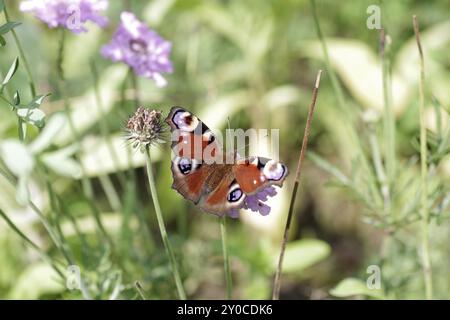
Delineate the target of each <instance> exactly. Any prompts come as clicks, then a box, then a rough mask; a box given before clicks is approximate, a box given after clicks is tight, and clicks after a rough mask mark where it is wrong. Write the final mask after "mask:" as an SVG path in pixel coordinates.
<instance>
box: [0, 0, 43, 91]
mask: <svg viewBox="0 0 450 320" xmlns="http://www.w3.org/2000/svg"><path fill="white" fill-rule="evenodd" d="M4 6H5V7H4V8H3V12H4V14H5V20H6V22H10V20H9V15H8V11H7V9H6V3H5V4H4ZM11 33H12V36H13V38H14V42H15V43H16V46H17V49H18V50H19V55H20V59H21V60H22V63H23V66H24V67H25V71H26V73H27V76H28V83H29V85H30V90H31V95H32V97H35V96H36V85H35V84H34V80H33V75H32V74H31V69H30V65H29V64H28V61H27V58H26V57H25V52H24V50H23V48H22V44H21V43H20V41H19V37H18V36H17V33H16V31H15V30H14V29H12V30H11Z"/></svg>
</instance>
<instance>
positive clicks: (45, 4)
mask: <svg viewBox="0 0 450 320" xmlns="http://www.w3.org/2000/svg"><path fill="white" fill-rule="evenodd" d="M107 8H108V0H26V1H22V2H21V3H20V10H21V11H23V12H30V13H33V14H34V15H35V16H36V17H37V18H38V19H40V20H42V21H43V22H45V23H46V24H47V25H48V26H49V28H56V27H63V28H67V29H69V30H70V31H72V32H73V33H81V32H86V31H87V29H86V28H85V27H84V24H85V23H86V22H87V21H92V22H94V23H96V24H98V25H99V26H100V27H105V26H106V25H107V24H108V19H107V18H106V17H104V16H102V15H100V12H101V11H105V10H106V9H107Z"/></svg>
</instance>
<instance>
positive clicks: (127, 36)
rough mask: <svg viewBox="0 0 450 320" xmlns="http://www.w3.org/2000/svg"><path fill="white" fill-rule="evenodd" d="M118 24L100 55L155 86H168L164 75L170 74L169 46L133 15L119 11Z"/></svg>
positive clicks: (171, 69)
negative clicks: (151, 81)
mask: <svg viewBox="0 0 450 320" xmlns="http://www.w3.org/2000/svg"><path fill="white" fill-rule="evenodd" d="M120 19H121V23H120V25H119V26H118V28H117V30H116V31H115V33H114V35H113V38H112V39H111V41H110V43H108V44H107V45H105V46H104V47H103V48H102V50H101V52H102V55H103V56H104V57H106V58H108V59H111V60H112V61H114V62H116V61H121V62H123V63H126V64H128V65H129V66H130V67H131V68H132V69H133V71H134V73H135V74H137V75H138V76H142V77H145V78H148V79H152V80H153V81H155V84H156V86H158V87H163V86H165V85H166V84H167V81H166V79H165V78H164V77H163V75H162V74H163V73H170V72H172V71H173V67H172V63H171V61H170V59H169V56H170V51H171V48H172V45H171V43H170V42H169V41H166V40H165V39H163V38H162V37H161V36H159V35H158V34H157V33H156V32H155V31H153V30H151V29H150V28H148V27H147V26H146V25H145V24H144V23H142V22H141V21H139V20H138V19H137V18H136V17H135V16H134V14H133V13H131V12H122V14H121V16H120Z"/></svg>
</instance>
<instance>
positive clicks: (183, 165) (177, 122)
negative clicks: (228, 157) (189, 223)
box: [165, 107, 220, 204]
mask: <svg viewBox="0 0 450 320" xmlns="http://www.w3.org/2000/svg"><path fill="white" fill-rule="evenodd" d="M165 121H166V123H167V124H168V125H169V126H170V129H171V133H172V145H171V147H172V151H173V159H172V176H173V184H172V188H173V189H175V190H176V191H178V192H179V193H180V194H181V195H182V196H183V197H184V198H186V199H188V200H190V201H192V202H194V203H195V204H198V203H199V201H200V198H201V197H202V195H203V193H204V192H205V191H207V190H206V188H205V181H207V180H208V177H209V175H210V174H211V168H210V167H209V166H208V165H205V160H206V161H212V160H213V157H214V156H216V155H218V153H217V154H216V152H217V151H216V150H220V148H219V145H218V143H217V141H216V139H215V137H214V134H213V133H212V132H211V130H210V129H209V128H208V127H207V126H206V125H205V124H204V123H203V122H202V121H201V120H200V119H198V118H197V117H196V116H195V115H194V114H192V113H191V112H189V111H187V110H186V109H184V108H181V107H172V109H171V110H170V113H169V115H168V116H167V118H166V120H165ZM205 151H210V152H209V156H207V157H206V159H204V158H205V157H204V154H207V152H205ZM211 154H212V155H211Z"/></svg>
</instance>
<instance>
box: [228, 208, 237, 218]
mask: <svg viewBox="0 0 450 320" xmlns="http://www.w3.org/2000/svg"><path fill="white" fill-rule="evenodd" d="M228 216H229V217H230V218H233V219H237V218H239V210H238V209H231V210H230V212H228Z"/></svg>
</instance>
